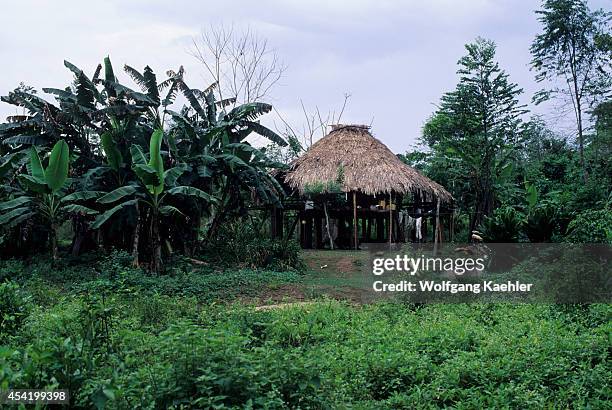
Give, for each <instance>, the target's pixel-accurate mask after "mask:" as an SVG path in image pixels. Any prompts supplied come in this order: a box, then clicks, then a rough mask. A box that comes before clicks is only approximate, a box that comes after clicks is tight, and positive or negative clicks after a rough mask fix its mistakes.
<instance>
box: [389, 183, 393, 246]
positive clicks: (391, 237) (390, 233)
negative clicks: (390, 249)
mask: <svg viewBox="0 0 612 410" xmlns="http://www.w3.org/2000/svg"><path fill="white" fill-rule="evenodd" d="M392 200H393V199H392V198H391V192H389V246H391V243H392V242H393V209H392V208H391V201H392Z"/></svg>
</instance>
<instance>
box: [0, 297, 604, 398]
mask: <svg viewBox="0 0 612 410" xmlns="http://www.w3.org/2000/svg"><path fill="white" fill-rule="evenodd" d="M148 300H150V298H149V297H148V296H147V297H142V298H141V299H140V300H137V299H116V298H111V299H106V301H103V300H101V299H99V298H98V299H96V298H93V299H91V298H87V299H78V298H77V299H73V300H72V301H70V302H68V301H66V302H64V303H61V304H58V305H57V306H55V307H53V308H51V309H50V310H39V311H36V312H35V313H33V317H32V318H31V320H28V323H27V326H26V327H25V328H24V329H23V330H22V332H21V335H22V336H23V339H21V340H22V341H20V345H21V347H19V348H8V349H4V350H0V370H1V371H0V387H4V388H6V387H28V386H37V387H40V388H43V387H46V386H48V387H58V386H62V387H64V388H66V386H70V388H71V395H72V397H73V403H72V405H73V406H75V407H88V408H91V407H96V406H97V407H99V408H101V407H105V408H168V407H182V408H213V407H217V408H221V407H223V408H338V407H354V408H432V407H437V408H439V407H456V408H508V407H510V408H545V407H551V408H567V407H580V408H585V407H589V408H602V407H605V406H606V404H607V402H608V400H609V394H608V386H609V385H610V383H612V371H611V370H612V369H611V367H610V363H609V360H608V355H609V352H608V347H609V341H608V334H609V331H610V324H609V321H608V320H606V318H607V317H609V315H610V314H611V313H612V311H611V308H610V305H592V306H575V307H563V306H555V305H502V304H488V305H478V304H473V305H461V304H459V305H442V304H440V305H429V306H424V307H421V308H419V309H413V307H411V306H406V305H401V304H378V305H371V306H363V307H353V306H348V305H344V304H341V303H337V302H321V303H317V304H313V305H309V306H308V307H292V308H286V309H278V310H270V311H254V310H252V309H250V308H246V307H243V306H234V307H227V306H225V307H224V306H214V305H213V306H209V307H204V308H202V311H201V312H200V313H199V314H198V315H195V316H194V312H193V311H186V312H181V310H180V309H179V310H177V311H176V312H175V316H174V318H170V319H164V320H163V322H164V323H167V324H165V325H164V328H163V329H161V331H159V328H155V327H147V326H141V325H140V324H138V319H137V317H139V316H140V315H141V313H140V312H138V311H137V309H135V306H137V303H140V304H143V303H146V302H147V301H148ZM168 302H170V299H168ZM160 303H162V304H163V303H165V302H159V303H158V302H155V303H154V305H157V306H161V305H160ZM162 310H164V309H162ZM32 334H36V335H37V337H35V338H34V337H32V336H31V335H32Z"/></svg>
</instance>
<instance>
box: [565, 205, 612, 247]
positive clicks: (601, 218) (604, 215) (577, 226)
mask: <svg viewBox="0 0 612 410" xmlns="http://www.w3.org/2000/svg"><path fill="white" fill-rule="evenodd" d="M567 232H568V233H567V236H566V239H567V240H568V241H569V242H574V243H608V244H612V210H610V209H602V210H598V211H594V210H588V211H584V212H582V213H580V214H578V215H577V216H576V217H575V218H574V219H573V220H572V221H571V222H570V224H569V226H568V228H567Z"/></svg>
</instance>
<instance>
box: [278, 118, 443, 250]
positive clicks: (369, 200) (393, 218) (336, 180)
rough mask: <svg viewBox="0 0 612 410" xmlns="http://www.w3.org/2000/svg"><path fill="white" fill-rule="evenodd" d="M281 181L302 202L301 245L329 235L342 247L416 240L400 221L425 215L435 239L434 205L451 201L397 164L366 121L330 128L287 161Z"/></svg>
mask: <svg viewBox="0 0 612 410" xmlns="http://www.w3.org/2000/svg"><path fill="white" fill-rule="evenodd" d="M283 179H284V183H285V184H286V185H287V186H288V187H289V188H290V189H292V190H293V191H294V193H295V194H296V195H297V197H298V198H301V200H302V201H303V205H302V204H300V207H301V208H302V209H300V210H299V222H300V224H299V226H300V238H301V243H302V247H304V248H312V247H314V248H321V247H323V246H324V245H325V244H326V243H329V239H327V238H328V237H329V235H331V236H332V238H335V242H336V243H337V245H338V246H339V247H346V248H348V247H351V248H352V247H357V246H358V244H359V243H363V242H400V241H405V240H410V239H414V238H415V237H417V238H418V237H420V236H421V235H419V234H418V233H415V232H414V227H412V230H411V232H406V229H403V228H404V227H405V226H406V220H407V219H411V220H413V218H414V219H416V218H419V217H421V218H423V219H425V218H426V217H427V216H428V215H429V216H432V217H433V219H434V221H435V220H436V215H437V216H438V218H437V224H436V227H437V229H438V230H440V233H439V236H438V234H437V233H436V234H435V238H434V239H436V240H439V239H441V237H442V233H441V232H442V230H441V229H442V228H441V225H440V220H439V215H440V207H442V208H443V209H448V205H449V204H451V203H452V196H451V195H450V194H449V193H448V192H447V191H446V190H445V189H444V188H443V187H442V186H441V185H439V184H438V183H436V182H434V181H432V180H431V179H429V178H427V177H425V176H424V175H422V174H421V173H419V172H418V171H417V170H415V169H414V168H412V167H410V166H408V165H406V164H405V163H404V162H402V161H401V160H400V159H399V158H398V157H397V156H396V155H395V154H393V152H391V150H389V148H387V147H386V146H385V145H384V144H383V143H382V142H380V141H379V140H378V139H376V138H375V137H374V136H373V135H372V134H371V133H370V127H369V126H366V125H334V126H332V130H331V132H330V133H329V134H328V135H326V136H325V137H323V138H322V139H320V140H319V141H317V142H316V143H314V144H313V145H312V146H311V147H310V148H309V149H308V151H307V152H306V153H304V154H303V155H302V156H300V157H299V158H298V159H296V160H295V161H294V162H293V163H291V165H290V167H289V170H288V171H287V172H286V173H285V175H284V178H283ZM402 205H404V208H402ZM408 217H410V218H408ZM273 219H274V218H273ZM330 220H331V221H332V222H330ZM330 225H335V229H334V231H335V232H332V230H331V229H330V228H329V227H330ZM419 225H420V229H424V228H425V226H424V225H425V224H419ZM434 232H437V231H436V229H434ZM408 236H410V238H408ZM324 237H326V239H324Z"/></svg>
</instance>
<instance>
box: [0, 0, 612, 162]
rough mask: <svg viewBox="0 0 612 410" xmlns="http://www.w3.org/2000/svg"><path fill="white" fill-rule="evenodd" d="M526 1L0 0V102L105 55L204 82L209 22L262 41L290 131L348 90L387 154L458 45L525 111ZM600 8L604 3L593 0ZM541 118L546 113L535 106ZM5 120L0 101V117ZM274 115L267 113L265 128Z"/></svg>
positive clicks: (405, 140)
mask: <svg viewBox="0 0 612 410" xmlns="http://www.w3.org/2000/svg"><path fill="white" fill-rule="evenodd" d="M539 4H540V2H539V1H532V0H463V1H459V0H430V1H424V0H411V1H389V0H372V1H369V0H341V1H336V0H309V1H286V0H285V1H281V0H278V1H273V0H260V1H257V2H253V1H247V0H241V1H231V2H230V1H195V0H192V1H180V0H173V1H168V0H164V1H158V0H153V1H151V0H146V1H145V0H138V1H131V0H130V1H126V0H124V1H105V2H89V1H84V0H71V1H32V0H19V1H10V2H3V5H2V15H3V19H2V20H3V22H2V24H1V25H0V61H2V76H0V94H1V95H6V94H7V93H8V92H9V91H10V90H12V89H13V88H15V86H17V85H18V84H19V82H20V81H23V82H25V83H26V84H28V85H32V86H34V87H36V88H38V89H40V88H41V87H56V88H63V87H64V86H65V85H66V84H68V83H69V82H70V81H71V80H72V76H71V73H70V72H69V71H68V70H67V69H66V68H64V66H63V60H64V59H67V60H69V61H71V62H72V63H74V64H76V65H77V66H79V67H80V68H82V69H84V70H85V71H86V72H88V73H93V70H94V69H95V67H96V65H97V64H98V63H99V62H101V61H102V59H103V57H104V56H105V55H107V54H110V57H111V60H112V61H113V63H114V66H115V72H116V74H117V73H119V74H120V75H119V77H120V80H121V81H125V82H129V80H128V79H127V77H126V76H125V75H124V74H123V73H120V71H119V67H122V66H123V64H129V65H131V66H133V67H137V68H142V67H144V66H145V65H147V64H148V65H150V66H151V67H152V68H153V70H154V71H156V73H158V78H161V77H163V73H164V72H165V71H166V70H167V69H170V68H174V69H176V68H177V67H178V66H179V65H183V66H184V67H185V69H186V73H187V79H188V80H189V81H188V83H189V84H190V85H191V86H192V87H195V88H203V87H205V85H207V84H208V83H209V81H208V79H207V78H206V76H205V74H206V73H205V71H204V69H203V68H202V67H201V66H200V65H199V64H198V62H197V61H196V60H195V59H194V58H193V57H192V56H191V55H189V54H188V52H187V50H188V49H189V47H190V44H191V41H192V38H193V37H194V36H198V35H199V33H200V32H201V30H202V29H203V28H207V27H210V25H211V24H213V25H218V24H225V25H229V24H233V25H234V26H235V27H238V28H240V27H250V28H251V29H253V30H255V31H257V32H258V33H259V35H261V36H263V37H266V38H267V39H268V41H269V44H270V45H271V46H273V47H274V48H276V49H277V52H278V55H279V56H280V58H281V59H282V60H283V61H284V63H285V64H286V65H287V66H288V68H287V70H286V71H285V73H284V77H283V78H282V80H281V81H280V83H279V84H278V85H277V86H276V87H275V88H274V89H273V90H272V94H271V96H270V99H269V102H270V103H272V104H274V105H275V107H276V108H277V109H278V110H279V111H280V112H281V113H282V115H283V117H284V118H285V119H286V120H287V121H289V122H290V123H291V124H292V125H293V126H294V128H295V129H296V130H301V129H302V123H303V114H302V109H301V106H300V100H302V101H303V102H304V104H305V105H306V107H307V108H308V109H310V110H312V109H314V107H315V106H318V107H319V109H320V110H321V111H323V112H325V111H327V110H334V109H336V110H337V109H339V108H340V106H341V105H342V101H343V95H344V94H345V93H350V94H351V98H350V100H349V103H348V106H347V109H346V111H345V114H344V117H343V121H342V122H344V123H367V124H369V123H370V122H371V123H372V127H373V132H374V134H375V135H376V136H377V137H378V138H379V139H380V140H382V141H383V142H384V143H386V144H387V145H388V146H389V147H390V148H391V149H392V150H393V151H394V152H405V151H406V150H409V149H411V148H412V147H413V146H414V143H415V141H416V139H417V138H418V137H419V135H420V131H421V127H422V125H423V123H424V121H425V120H426V119H427V118H428V116H429V115H431V113H432V112H433V111H434V110H435V106H434V105H435V104H436V103H438V102H439V99H440V96H441V95H442V94H443V93H444V92H446V91H449V90H452V89H453V88H454V87H455V85H456V82H457V76H456V74H455V72H456V70H457V65H456V62H457V60H458V59H459V58H460V57H461V56H462V55H464V54H465V53H464V44H465V43H467V42H470V41H472V40H474V39H475V38H476V37H477V36H483V37H486V38H490V39H492V40H494V41H495V42H496V43H497V45H498V49H497V58H498V61H499V62H500V65H501V67H502V68H504V69H505V70H506V71H507V72H508V73H509V74H510V78H511V80H512V81H514V82H516V83H518V84H519V86H521V87H522V88H523V89H524V90H525V93H524V94H523V96H522V100H523V101H524V102H525V103H528V102H529V101H530V99H531V96H532V95H533V93H534V91H536V90H537V89H538V84H536V83H535V81H534V79H533V73H532V72H530V71H529V67H528V64H529V60H530V56H529V45H530V44H531V41H532V40H533V37H534V35H535V34H536V33H537V32H538V31H539V30H540V27H539V23H538V22H537V20H536V16H535V14H534V13H533V11H534V10H535V9H537V8H538V7H539ZM591 5H592V7H605V8H608V9H610V8H611V6H612V1H610V0H593V1H592V2H591ZM538 111H539V112H545V111H546V108H545V107H539V108H538ZM10 114H14V109H13V108H12V107H11V106H8V105H7V104H4V103H2V104H0V117H2V118H4V117H5V116H6V115H10ZM274 121H276V122H277V123H278V122H279V121H278V118H276V116H275V115H274V114H268V115H267V118H266V119H265V120H264V122H265V123H267V124H270V125H272V124H273V122H274Z"/></svg>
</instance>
